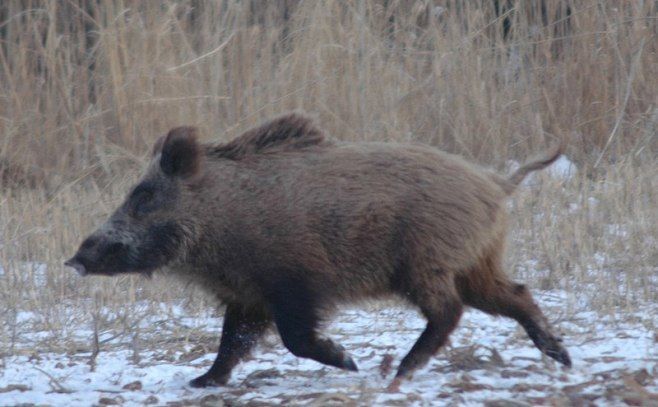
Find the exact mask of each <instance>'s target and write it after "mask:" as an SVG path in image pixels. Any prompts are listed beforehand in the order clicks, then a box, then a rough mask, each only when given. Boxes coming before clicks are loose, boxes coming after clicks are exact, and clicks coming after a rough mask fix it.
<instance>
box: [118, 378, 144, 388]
mask: <svg viewBox="0 0 658 407" xmlns="http://www.w3.org/2000/svg"><path fill="white" fill-rule="evenodd" d="M122 389H124V390H130V391H137V390H142V382H140V381H139V380H135V381H134V382H131V383H128V384H126V385H125V386H123V387H122Z"/></svg>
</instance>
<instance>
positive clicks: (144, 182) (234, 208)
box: [66, 113, 571, 387]
mask: <svg viewBox="0 0 658 407" xmlns="http://www.w3.org/2000/svg"><path fill="white" fill-rule="evenodd" d="M561 152H562V146H561V145H560V146H558V147H556V148H555V149H553V150H552V151H550V152H549V153H547V154H546V155H544V156H542V157H540V158H538V159H535V160H532V161H530V162H529V163H527V164H525V165H523V166H522V167H521V168H519V169H518V170H517V171H516V172H514V173H513V174H512V175H511V176H510V177H508V178H504V177H501V176H499V175H496V174H495V173H493V172H490V171H487V170H484V169H482V168H479V167H477V166H475V165H472V164H469V163H467V162H466V161H464V160H463V159H461V158H459V157H457V156H454V155H451V154H447V153H445V152H442V151H439V150H437V149H434V148H431V147H428V146H424V145H418V144H395V143H377V142H362V143H348V142H338V141H332V140H331V139H329V138H328V137H325V135H324V133H323V131H322V130H320V129H319V128H318V127H316V125H315V124H314V123H313V121H312V120H310V119H309V118H307V117H306V116H304V115H303V114H300V113H291V114H287V115H284V116H281V117H278V118H276V119H274V120H271V121H269V122H267V123H265V124H263V125H261V126H260V127H257V128H254V129H251V130H249V131H247V132H246V133H244V134H242V135H241V136H239V137H237V138H236V139H234V140H232V141H230V142H228V143H224V144H212V143H211V144H206V143H200V142H199V141H198V140H197V130H196V129H195V128H193V127H178V128H174V129H172V130H171V131H169V133H168V134H167V135H166V136H163V137H161V138H160V139H159V140H158V141H157V142H156V145H155V147H154V149H153V154H152V160H151V162H150V164H149V166H148V168H147V170H146V172H145V174H144V175H143V177H142V178H141V180H140V181H139V182H138V183H137V185H136V186H135V187H134V188H133V189H132V191H131V192H130V193H129V194H128V197H127V199H126V200H125V201H124V203H123V204H122V205H121V206H120V207H119V208H118V209H117V210H116V211H115V212H114V213H113V214H112V215H111V216H110V218H109V219H108V220H107V221H106V222H105V223H104V224H103V225H102V226H100V228H99V229H98V230H96V231H95V232H94V233H93V234H92V235H91V236H89V237H88V238H86V239H85V240H84V242H83V243H82V245H81V246H80V248H79V250H78V252H77V253H76V254H75V256H74V257H73V258H71V259H70V260H68V261H67V262H66V265H68V266H71V267H73V268H74V269H75V270H77V271H78V272H79V273H80V274H81V275H88V274H91V275H108V276H111V275H116V274H119V273H141V274H150V273H152V272H153V271H154V270H156V269H160V268H162V269H164V270H165V272H168V273H170V274H173V275H176V276H178V277H180V278H183V279H185V280H188V281H192V282H194V283H197V284H199V285H200V286H201V287H204V288H205V289H206V290H208V291H209V292H211V293H212V294H213V295H214V296H216V297H217V298H218V299H219V300H220V301H221V302H222V303H224V304H225V305H226V312H225V316H224V323H223V330H222V337H221V341H220V346H219V351H218V355H217V359H216V360H215V362H214V364H213V365H212V367H211V368H210V370H209V371H208V372H207V373H205V374H204V375H202V376H200V377H197V378H196V379H194V380H192V381H191V382H190V384H191V385H192V386H194V387H205V386H211V385H221V384H224V383H226V382H227V380H228V379H229V376H230V374H231V370H232V369H233V368H234V366H235V365H236V364H237V363H238V362H239V361H240V360H241V359H242V358H244V357H245V355H247V354H248V353H249V351H250V349H252V347H253V346H254V344H256V342H257V341H258V339H259V338H260V337H261V336H262V335H263V333H264V332H265V331H266V329H267V328H268V327H269V326H271V325H275V326H276V328H277V330H278V333H279V334H280V336H281V339H282V341H283V344H284V345H285V346H286V347H287V348H288V350H290V352H292V353H293V354H294V355H296V356H298V357H302V358H310V359H313V360H316V361H318V362H320V363H324V364H326V365H330V366H336V367H338V368H341V369H346V370H352V371H356V370H357V365H356V363H355V362H354V361H353V360H352V358H351V357H350V356H349V355H348V353H347V352H346V351H345V349H344V348H343V347H342V346H340V345H339V344H337V343H335V342H333V341H332V340H331V339H327V338H325V337H322V336H320V335H319V333H318V327H319V324H320V322H321V320H323V319H324V318H327V317H328V316H329V312H330V311H331V310H332V309H334V308H335V306H336V305H339V304H343V303H349V302H353V301H356V300H360V299H364V298H381V297H385V296H389V295H392V296H397V297H399V298H401V299H403V300H406V301H408V302H409V303H410V304H412V305H414V306H416V307H418V309H419V310H420V311H421V312H422V314H423V315H424V317H425V318H426V319H427V326H426V328H425V330H424V331H423V333H422V334H421V335H420V337H419V338H418V340H417V342H416V343H415V344H414V346H413V348H412V349H411V351H410V352H409V353H408V354H407V355H406V356H405V357H404V359H403V360H402V362H401V363H400V365H399V367H398V370H397V374H396V379H395V381H394V383H399V381H400V380H401V379H403V378H405V377H409V376H410V375H411V374H412V372H413V371H414V370H416V369H418V368H419V367H421V366H423V365H425V364H426V363H427V361H428V360H429V358H430V357H431V356H432V355H434V354H435V353H436V352H437V350H438V349H439V348H440V347H441V346H442V345H443V344H444V343H445V342H446V340H447V339H448V335H449V334H450V332H451V331H452V330H453V329H454V328H455V326H456V325H457V323H458V321H459V319H460V317H461V315H462V310H463V308H464V306H471V307H475V308H477V309H480V310H482V311H484V312H487V313H489V314H493V315H503V316H506V317H510V318H514V319H515V320H516V321H518V322H519V323H520V324H521V325H522V326H523V328H525V331H526V332H527V334H528V336H529V337H530V338H531V339H532V341H533V342H534V343H535V345H536V346H537V348H539V350H541V351H542V352H544V353H545V354H546V355H548V356H550V357H551V358H553V359H555V360H557V361H559V362H561V363H562V364H564V365H566V366H570V365H571V361H570V358H569V355H568V353H567V351H566V350H565V349H564V348H563V347H562V345H561V343H560V342H561V340H560V339H559V338H558V337H556V336H555V335H554V334H553V333H552V330H551V327H550V325H549V323H548V321H547V319H546V318H545V316H544V315H543V314H542V311H541V310H540V309H539V308H538V306H537V305H536V304H535V302H534V301H533V299H532V296H531V294H530V292H529V291H528V290H527V289H526V287H525V286H524V285H521V284H517V283H514V282H512V281H511V280H510V279H509V278H508V277H507V275H506V274H505V272H504V270H503V266H502V259H503V253H504V243H505V234H506V230H505V229H506V211H505V200H506V198H508V197H509V196H510V194H511V193H512V192H513V191H514V189H515V187H516V186H517V185H518V184H519V183H520V182H521V181H522V180H523V178H524V177H525V176H526V175H527V174H528V173H529V172H531V171H535V170H539V169H542V168H544V167H546V166H548V165H549V164H550V163H552V162H553V161H555V160H556V159H557V158H558V157H559V155H560V154H561Z"/></svg>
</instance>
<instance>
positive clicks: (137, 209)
mask: <svg viewBox="0 0 658 407" xmlns="http://www.w3.org/2000/svg"><path fill="white" fill-rule="evenodd" d="M154 197H155V192H154V191H153V189H151V188H137V189H135V191H134V192H133V193H132V196H131V197H130V206H131V209H132V212H133V214H134V215H135V216H137V217H139V216H143V215H145V214H147V213H149V212H152V211H153V210H154V209H155V208H156V206H157V205H154V201H155V199H154Z"/></svg>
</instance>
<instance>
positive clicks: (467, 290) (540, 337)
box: [460, 270, 571, 366]
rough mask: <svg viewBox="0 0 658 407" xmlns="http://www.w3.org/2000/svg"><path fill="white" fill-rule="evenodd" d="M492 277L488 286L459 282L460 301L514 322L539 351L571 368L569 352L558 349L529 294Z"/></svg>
mask: <svg viewBox="0 0 658 407" xmlns="http://www.w3.org/2000/svg"><path fill="white" fill-rule="evenodd" d="M484 271H485V272H487V270H484ZM484 275H486V274H484ZM495 275H496V278H493V279H491V281H495V283H490V284H473V283H471V282H469V280H463V281H462V282H461V284H460V288H461V291H462V297H463V299H464V302H465V303H466V304H467V305H470V306H472V307H475V308H477V309H479V310H482V311H484V312H486V313H489V314H492V315H503V316H506V317H508V318H513V319H515V320H516V321H517V322H518V323H519V324H521V326H522V327H523V329H525V331H526V333H527V334H528V336H529V337H530V339H532V342H534V344H535V346H537V348H538V349H539V350H540V351H542V352H543V353H544V354H546V355H547V356H550V357H551V358H553V359H555V360H557V361H558V362H560V363H562V364H563V365H565V366H571V359H570V358H569V353H568V352H567V350H566V349H564V347H563V346H562V344H561V342H562V340H561V339H560V338H559V337H556V336H555V335H553V334H552V333H551V326H550V324H549V323H548V320H547V319H546V317H545V316H544V313H543V312H542V311H541V309H539V307H538V306H537V304H536V303H535V301H534V300H533V299H532V295H531V294H530V291H528V289H527V288H526V287H525V286H524V285H522V284H514V283H513V282H511V281H509V280H508V279H507V278H506V277H505V276H504V275H502V274H498V273H497V274H495ZM489 276H491V274H489Z"/></svg>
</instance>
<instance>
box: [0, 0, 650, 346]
mask: <svg viewBox="0 0 658 407" xmlns="http://www.w3.org/2000/svg"><path fill="white" fill-rule="evenodd" d="M494 3H495V2H493V1H485V0H482V1H453V0H444V1H439V0H437V1H428V0H397V1H396V0H390V1H386V0H373V1H337V0H326V1H294V0H279V1H267V2H264V1H263V2H261V1H256V0H252V1H238V0H218V1H214V2H196V1H164V2H159V1H158V2H151V1H127V0H95V1H91V0H89V1H88V0H67V1H54V0H53V1H13V0H8V1H3V2H2V4H0V187H1V194H0V267H2V269H3V270H4V272H3V274H2V275H0V309H3V310H8V312H6V313H4V312H3V316H2V317H0V324H2V326H3V327H4V329H2V328H0V332H3V334H0V335H5V336H6V337H5V338H4V339H7V337H9V336H11V335H15V334H16V332H18V331H19V330H20V326H19V325H20V324H19V322H17V321H19V320H20V318H19V317H18V315H19V313H20V311H26V310H28V311H32V312H35V313H37V314H38V315H42V316H43V323H44V324H45V326H46V328H47V329H49V330H51V331H52V332H57V333H58V335H59V337H61V338H65V337H66V326H68V325H70V324H71V323H72V321H75V320H76V319H77V318H81V319H84V318H87V317H89V316H90V315H91V316H92V317H93V321H94V324H99V323H100V324H115V325H116V324H118V325H120V326H125V327H128V326H130V325H131V324H132V322H131V321H134V320H138V318H139V317H140V315H143V314H148V312H149V309H148V308H149V307H150V306H155V305H154V304H157V303H159V302H161V301H163V300H164V301H178V300H180V299H181V298H192V297H191V296H190V295H189V293H187V292H186V291H185V289H184V288H182V287H181V288H180V289H178V288H173V289H172V286H171V285H170V284H171V282H169V281H166V280H165V279H162V278H157V277H156V278H155V279H153V280H152V281H146V280H145V279H141V278H138V277H121V278H117V279H104V278H88V279H81V278H79V277H77V276H76V275H74V273H72V272H71V271H69V270H65V269H64V268H63V266H62V261H63V260H64V259H65V258H66V257H67V256H68V255H70V254H71V253H72V252H73V250H74V249H75V247H76V245H77V244H78V243H79V241H80V239H81V237H82V236H83V235H84V234H85V233H87V232H88V231H90V230H91V229H92V228H93V227H94V226H95V225H97V224H98V223H99V222H100V221H101V220H102V219H103V217H104V216H106V215H107V214H108V213H110V212H111V210H112V209H113V208H114V207H115V206H116V205H117V204H118V203H119V202H120V201H121V200H122V198H123V195H124V193H125V192H126V191H127V189H128V187H129V185H130V182H131V181H132V180H134V179H135V178H136V177H137V176H138V174H139V170H140V169H141V168H142V166H143V165H144V162H145V160H146V157H147V152H148V151H149V149H150V145H151V143H152V142H153V141H154V140H155V139H156V138H157V137H158V136H159V135H161V134H162V133H164V132H165V131H167V130H168V129H169V128H170V127H172V126H176V125H182V124H190V125H196V126H199V127H200V128H202V129H203V132H204V138H206V139H208V140H211V139H217V140H226V139H229V138H231V137H234V136H236V135H237V134H239V133H240V131H242V130H244V129H246V128H248V127H249V126H251V125H254V124H256V123H258V122H259V121H261V120H263V119H266V118H268V117H271V116H273V115H275V114H277V113H280V112H283V111H286V110H289V109H296V108H301V109H304V110H306V111H307V112H309V113H312V114H313V115H315V116H316V117H317V118H318V121H319V123H320V124H321V125H322V126H323V127H324V128H326V129H327V130H328V132H329V133H330V134H331V135H332V136H334V137H336V138H340V139H345V140H394V141H419V142H424V143H428V144H431V145H433V146H436V147H438V148H442V149H445V150H448V151H451V152H454V153H458V154H461V155H463V156H465V157H467V158H468V159H469V160H472V161H475V162H478V163H481V164H483V165H486V166H490V167H493V168H496V169H497V170H499V171H505V170H507V169H508V167H509V162H508V160H516V161H523V160H524V159H525V158H527V157H528V156H530V155H532V154H534V153H536V152H538V151H539V150H541V149H543V148H545V147H546V146H547V145H548V144H550V143H551V142H552V140H553V139H554V138H555V137H565V138H566V139H567V140H568V150H567V156H568V158H569V159H570V160H571V161H572V162H574V163H575V165H576V166H577V168H578V171H577V173H576V175H575V176H573V177H571V178H569V179H555V178H551V177H548V176H547V175H546V174H542V175H541V176H538V177H537V178H536V180H535V183H534V186H531V187H526V188H524V189H523V190H521V191H519V192H518V193H517V194H516V195H515V197H514V198H513V199H512V200H511V203H510V209H511V212H512V219H513V224H512V225H511V234H510V253H509V256H508V262H507V264H508V266H509V272H510V273H511V274H513V275H515V277H516V278H518V279H520V280H524V281H525V282H527V283H528V284H529V285H530V286H531V287H533V288H536V289H561V290H565V291H566V292H567V293H568V294H569V298H570V301H569V304H567V305H565V307H567V306H572V307H577V306H581V305H582V303H583V301H586V302H587V304H589V305H588V306H591V307H594V308H596V309H599V310H608V309H612V308H613V307H614V306H629V307H632V306H634V305H637V304H639V303H642V302H645V301H655V300H657V299H658V289H656V285H657V284H658V269H657V267H656V265H657V264H658V250H657V249H656V247H658V241H657V240H658V238H657V236H658V193H657V192H656V191H658V165H657V161H658V160H657V158H658V136H657V131H658V103H657V102H658V56H657V52H658V20H657V15H658V10H657V7H658V6H657V5H656V2H654V1H640V0H638V1H628V2H627V1H624V2H619V1H614V0H582V1H575V0H573V1H572V0H553V1H552V0H547V1H545V2H544V5H545V7H544V13H543V14H542V7H541V4H540V3H541V2H539V1H515V2H512V3H513V4H514V6H515V7H514V8H511V9H504V10H502V11H501V10H499V11H498V13H496V10H495V6H494ZM568 11H569V12H570V13H568ZM506 21H507V22H508V23H511V26H510V27H511V29H510V31H509V33H508V34H507V35H504V26H505V24H506ZM504 37H505V38H504ZM44 264H45V269H44V267H43V266H42V265H44ZM136 303H139V304H146V306H145V307H136V306H135V304H136ZM90 305H91V306H90ZM187 305H188V306H189V307H190V310H191V312H194V310H201V309H204V308H205V307H207V303H206V302H205V300H194V301H191V300H190V301H188V302H187ZM62 307H64V308H62ZM105 307H110V308H112V309H114V310H116V312H115V313H113V314H112V315H113V316H112V317H111V318H110V317H109V316H108V317H107V318H106V319H103V318H102V316H103V315H102V310H104V309H107V308H105ZM66 309H68V310H78V311H79V312H78V313H77V314H76V313H71V312H67V311H65V310H66ZM137 310H139V311H137ZM142 313H143V314H142ZM83 314H84V315H83ZM99 321H100V322H99ZM60 343H61V342H60ZM53 346H55V345H53Z"/></svg>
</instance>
